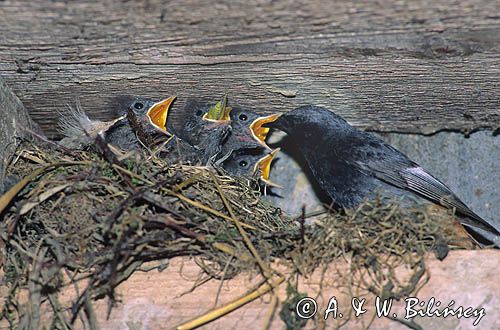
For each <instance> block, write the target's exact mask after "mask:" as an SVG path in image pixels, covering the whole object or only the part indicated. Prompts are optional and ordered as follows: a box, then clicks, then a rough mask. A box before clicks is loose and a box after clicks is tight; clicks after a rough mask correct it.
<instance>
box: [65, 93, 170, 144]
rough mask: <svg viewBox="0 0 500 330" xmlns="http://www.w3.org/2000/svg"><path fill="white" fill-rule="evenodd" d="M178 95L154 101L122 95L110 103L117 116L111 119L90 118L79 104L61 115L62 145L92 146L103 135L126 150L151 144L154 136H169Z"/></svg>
mask: <svg viewBox="0 0 500 330" xmlns="http://www.w3.org/2000/svg"><path fill="white" fill-rule="evenodd" d="M174 99H175V96H172V97H169V98H167V99H164V100H162V101H160V102H155V101H153V100H151V99H147V98H143V97H134V96H119V97H117V98H114V99H113V100H112V102H111V104H110V106H111V109H112V111H113V112H114V114H115V115H116V116H117V118H115V119H113V120H110V121H100V120H94V119H90V118H89V117H88V116H87V114H86V113H85V112H84V111H83V110H82V109H81V107H80V105H79V104H77V107H76V108H70V111H68V112H67V113H64V114H62V115H61V118H60V119H59V126H60V131H61V133H62V134H63V135H64V138H63V139H62V140H61V142H60V143H61V144H62V145H63V146H66V147H68V148H72V149H85V148H88V147H89V146H91V145H92V144H93V143H94V141H95V139H96V137H97V135H99V134H101V135H102V136H103V137H104V139H105V141H106V142H107V143H110V144H112V145H114V146H116V147H118V148H119V149H122V150H123V151H129V150H133V149H137V148H140V146H141V145H149V144H150V142H151V141H152V139H153V138H154V136H155V135H158V134H160V135H169V134H170V133H169V132H168V131H167V130H166V125H165V124H166V119H167V116H168V111H169V108H170V105H171V104H172V102H173V101H174Z"/></svg>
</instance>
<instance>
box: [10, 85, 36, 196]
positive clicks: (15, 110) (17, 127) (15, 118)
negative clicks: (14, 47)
mask: <svg viewBox="0 0 500 330" xmlns="http://www.w3.org/2000/svg"><path fill="white" fill-rule="evenodd" d="M0 118H1V120H0V195H1V194H3V192H4V190H5V189H6V186H8V184H6V182H5V176H6V173H5V169H6V168H7V166H8V165H9V162H10V161H11V160H12V157H13V156H14V152H15V150H16V148H17V146H18V144H19V142H20V140H19V138H28V137H31V135H30V134H29V133H28V131H27V130H26V129H29V130H35V131H38V130H39V129H38V127H36V125H34V123H33V122H32V121H31V119H30V117H29V115H28V112H27V111H26V109H25V108H24V106H23V104H22V103H21V101H20V100H19V99H18V98H17V96H16V95H14V93H12V90H11V89H10V88H9V86H7V84H6V83H5V81H4V80H3V79H2V77H0Z"/></svg>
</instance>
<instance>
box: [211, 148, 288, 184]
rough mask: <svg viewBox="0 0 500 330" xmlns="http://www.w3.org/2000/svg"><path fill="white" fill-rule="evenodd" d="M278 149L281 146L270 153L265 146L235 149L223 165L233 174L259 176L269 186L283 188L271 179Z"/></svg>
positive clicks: (248, 176)
mask: <svg viewBox="0 0 500 330" xmlns="http://www.w3.org/2000/svg"><path fill="white" fill-rule="evenodd" d="M278 151H279V148H278V149H274V150H273V151H271V152H270V153H268V152H267V150H266V149H264V148H253V149H239V150H235V151H233V152H232V153H231V155H230V156H229V157H228V158H227V159H225V160H224V162H222V164H221V167H222V168H223V169H224V170H225V171H226V172H227V173H228V174H229V175H231V176H241V177H247V178H251V177H253V178H255V177H257V178H258V179H259V180H260V181H261V182H262V183H264V184H265V185H267V186H272V187H277V188H281V186H279V185H278V184H275V183H274V182H272V181H271V180H270V173H271V164H272V162H273V160H274V157H275V156H276V154H277V153H278Z"/></svg>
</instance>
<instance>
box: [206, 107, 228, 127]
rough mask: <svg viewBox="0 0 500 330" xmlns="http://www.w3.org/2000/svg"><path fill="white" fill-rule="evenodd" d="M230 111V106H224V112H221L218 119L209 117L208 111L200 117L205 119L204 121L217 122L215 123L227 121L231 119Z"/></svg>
mask: <svg viewBox="0 0 500 330" xmlns="http://www.w3.org/2000/svg"><path fill="white" fill-rule="evenodd" d="M230 112H231V108H230V107H226V109H225V110H224V113H223V114H222V116H221V118H219V119H214V118H211V116H210V113H209V112H207V113H206V114H204V115H203V117H201V118H202V119H203V120H206V121H213V122H217V123H220V122H229V121H230V120H231V118H230V117H229V113H230Z"/></svg>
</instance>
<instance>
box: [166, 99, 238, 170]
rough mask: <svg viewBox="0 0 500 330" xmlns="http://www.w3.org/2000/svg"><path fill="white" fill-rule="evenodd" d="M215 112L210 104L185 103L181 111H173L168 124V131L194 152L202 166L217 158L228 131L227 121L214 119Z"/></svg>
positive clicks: (228, 122) (229, 128) (195, 101)
mask: <svg viewBox="0 0 500 330" xmlns="http://www.w3.org/2000/svg"><path fill="white" fill-rule="evenodd" d="M216 112H217V111H215V110H214V107H213V106H212V107H211V106H210V105H209V104H206V103H204V102H201V101H198V100H194V99H188V100H187V101H186V104H185V106H184V108H182V109H178V110H175V109H174V110H173V111H172V112H171V113H170V115H169V118H168V120H167V129H168V130H171V131H172V132H173V134H174V135H175V136H176V137H178V138H179V139H181V140H182V141H183V142H185V143H188V144H190V145H191V146H192V147H193V148H194V150H196V151H197V154H198V155H197V156H198V158H199V159H200V160H201V162H202V165H208V164H211V163H214V162H215V161H216V159H217V158H219V154H220V152H221V149H222V145H223V144H224V142H225V141H226V139H227V137H228V136H229V134H230V131H231V126H230V121H229V120H228V119H226V118H224V115H221V116H217V114H216Z"/></svg>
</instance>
